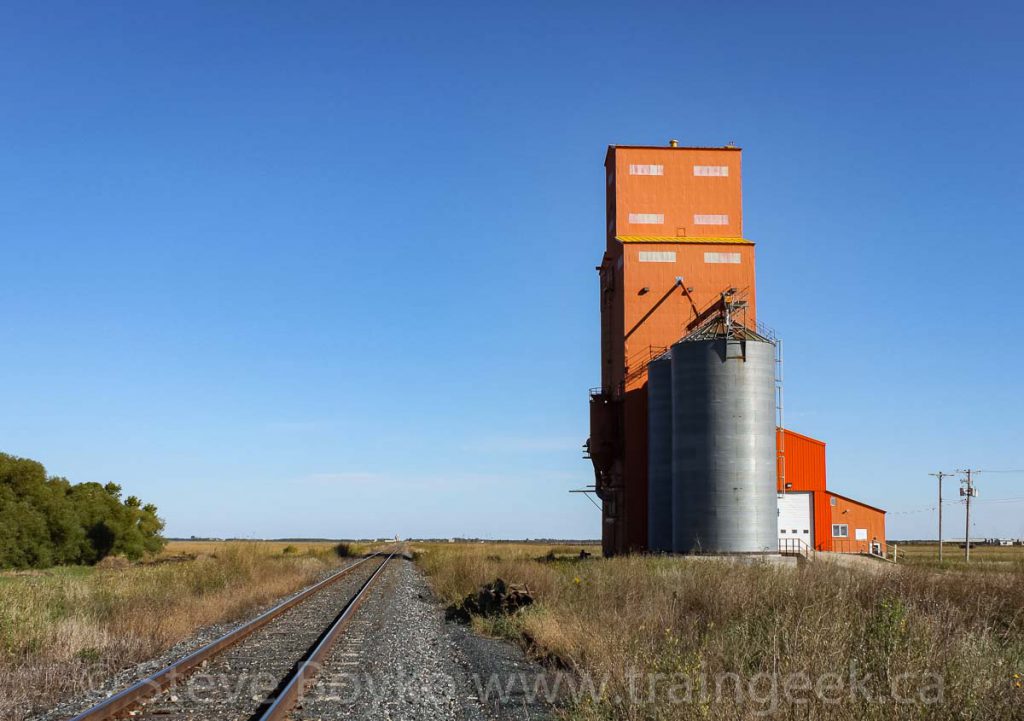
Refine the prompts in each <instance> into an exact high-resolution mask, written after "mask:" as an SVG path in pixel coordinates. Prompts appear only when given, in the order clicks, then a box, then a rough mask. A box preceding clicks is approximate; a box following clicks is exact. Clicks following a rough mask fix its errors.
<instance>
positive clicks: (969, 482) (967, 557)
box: [960, 468, 978, 563]
mask: <svg viewBox="0 0 1024 721" xmlns="http://www.w3.org/2000/svg"><path fill="white" fill-rule="evenodd" d="M960 473H963V474H964V475H965V476H966V478H964V479H963V480H961V481H960V483H961V485H963V486H964V487H963V488H961V489H960V495H961V496H964V499H965V500H966V502H967V528H966V530H965V531H964V561H965V562H967V563H970V562H971V498H973V497H974V496H977V495H978V489H977V488H975V487H974V479H973V478H972V474H974V473H978V471H975V470H972V469H970V468H967V469H965V470H962V471H960Z"/></svg>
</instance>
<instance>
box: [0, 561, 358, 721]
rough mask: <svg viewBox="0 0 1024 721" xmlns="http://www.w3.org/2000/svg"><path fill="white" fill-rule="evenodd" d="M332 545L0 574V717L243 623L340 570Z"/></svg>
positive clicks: (44, 703) (17, 715)
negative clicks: (218, 626) (204, 632)
mask: <svg viewBox="0 0 1024 721" xmlns="http://www.w3.org/2000/svg"><path fill="white" fill-rule="evenodd" d="M334 546H335V544H333V543H327V542H323V543H320V542H317V543H264V542H249V541H242V542H231V543H212V542H172V543H170V544H168V546H167V548H166V549H165V551H164V552H163V553H162V554H161V555H160V556H159V557H158V558H156V559H150V561H148V562H145V563H140V564H128V563H127V562H123V563H117V562H112V563H101V564H100V565H99V566H96V567H80V566H75V567H64V568H54V569H50V570H46V571H25V572H6V573H0V719H21V718H23V717H24V716H25V715H26V712H27V711H28V710H29V709H34V710H37V711H38V710H40V709H45V708H47V707H48V705H49V704H51V703H52V702H53V701H54V700H56V699H58V698H62V697H66V696H71V695H74V694H75V693H76V692H79V691H81V690H82V688H84V687H85V686H86V685H87V684H88V683H89V679H90V678H104V677H106V676H107V675H109V673H110V672H111V671H113V670H116V669H119V668H122V667H124V666H127V665H130V664H133V663H136V662H139V661H142V660H144V659H147V658H150V657H152V656H154V655H156V654H158V653H160V652H161V651H163V650H165V649H167V648H169V647H170V646H173V645H174V644H175V643H177V642H179V641H181V640H183V639H185V638H187V637H188V636H190V635H191V634H192V633H193V632H194V631H195V630H197V629H198V628H200V627H203V626H206V625H208V624H212V623H218V622H226V621H235V620H238V619H241V618H244V617H246V616H247V615H249V614H251V613H252V611H253V610H254V609H256V608H258V607H260V606H262V605H264V604H267V603H269V602H270V601H272V600H274V599H276V598H278V597H280V596H284V595H286V594H289V593H291V592H293V591H296V590H298V589H299V588H301V587H303V586H305V585H307V584H309V583H311V582H312V581H313V580H314V579H315V578H316V577H317V576H319V575H320V574H322V573H324V572H325V571H327V570H328V569H330V568H333V567H335V566H338V565H339V564H340V563H341V562H342V559H341V558H339V556H338V555H337V553H336V552H335V550H334ZM362 550H363V549H361V548H352V549H351V552H353V553H359V552H362Z"/></svg>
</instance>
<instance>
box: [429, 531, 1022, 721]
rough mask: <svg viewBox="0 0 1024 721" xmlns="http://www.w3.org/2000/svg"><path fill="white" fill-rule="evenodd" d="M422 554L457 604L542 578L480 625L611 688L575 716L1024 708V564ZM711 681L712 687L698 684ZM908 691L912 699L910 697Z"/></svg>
mask: <svg viewBox="0 0 1024 721" xmlns="http://www.w3.org/2000/svg"><path fill="white" fill-rule="evenodd" d="M417 551H418V560H419V562H420V563H421V564H422V566H423V568H424V569H425V570H426V572H427V573H428V575H429V577H430V578H431V581H432V584H433V586H434V588H435V589H436V591H437V593H438V594H439V595H441V596H442V597H443V598H445V599H446V600H448V601H456V600H458V599H461V598H462V597H463V596H464V595H465V594H467V593H470V592H472V591H474V590H475V589H476V588H478V587H479V586H480V585H481V584H483V583H485V582H488V581H491V580H493V579H494V578H495V577H501V578H503V579H505V580H506V581H509V582H515V583H525V584H527V585H528V586H529V588H530V589H531V591H532V592H533V593H534V596H535V598H536V603H535V605H534V606H531V607H530V608H528V609H526V610H525V611H522V612H520V613H519V614H517V615H516V616H514V617H512V618H510V619H490V620H481V619H478V620H476V621H475V624H476V626H477V627H478V628H479V629H481V630H483V631H485V632H489V633H492V634H497V635H503V636H507V637H509V638H512V639H514V640H517V641H518V642H520V643H522V644H523V645H524V646H525V647H527V648H528V649H529V650H530V651H531V652H532V653H534V654H535V655H537V656H538V657H549V658H554V659H557V660H558V661H559V662H560V663H561V664H564V665H565V666H567V667H568V668H570V669H572V670H573V671H574V674H575V675H576V676H577V677H580V678H587V679H590V681H592V682H594V683H595V684H596V687H597V688H598V690H599V691H601V690H602V689H603V693H598V694H595V695H594V696H593V697H591V696H589V695H585V696H584V697H583V698H582V699H577V700H576V701H571V702H570V703H569V706H568V709H567V711H566V714H567V715H568V716H569V717H570V718H573V719H588V720H589V719H662V718H664V719H704V718H715V719H755V718H765V717H775V718H814V719H850V720H853V719H857V720H858V721H860V720H861V719H911V718H913V719H921V718H927V719H954V718H956V719H960V718H978V719H981V718H991V719H998V718H1021V717H1022V716H1021V714H1022V713H1024V711H1022V710H1021V709H1024V688H1022V683H1021V676H1024V573H1022V572H1021V571H1020V570H1019V569H1016V570H1009V571H1007V572H1004V573H993V572H991V571H987V572H978V573H965V572H961V571H957V572H953V573H937V572H935V571H934V570H932V569H923V568H895V569H892V570H891V572H883V573H878V574H876V573H862V572H858V571H856V570H854V569H847V568H842V567H838V566H836V565H833V564H809V565H806V566H804V567H801V568H799V569H782V568H777V567H772V566H768V565H739V564H732V563H726V562H721V561H707V560H695V559H686V558H651V557H628V558H614V559H604V560H602V559H591V560H586V561H573V560H568V559H566V560H556V561H555V562H549V561H538V560H534V558H535V557H537V556H541V555H543V551H541V552H540V553H538V552H537V551H536V550H534V551H532V552H531V551H529V550H522V549H507V548H505V549H503V548H502V547H501V546H497V545H495V546H484V547H480V546H476V545H463V546H460V545H458V544H437V545H423V546H420V547H418V548H417ZM828 674H839V678H840V679H841V684H842V691H841V692H840V698H839V699H838V700H833V699H832V698H831V697H830V696H828V695H827V694H826V695H825V696H821V695H819V694H818V693H817V690H816V688H817V687H815V689H812V691H811V693H810V694H804V695H801V694H799V693H791V694H789V696H788V697H787V695H786V694H785V693H784V692H783V689H782V688H781V687H777V688H776V689H775V692H774V695H772V694H771V693H769V692H770V691H771V689H770V686H771V684H772V683H773V682H774V683H776V684H781V683H788V682H794V683H797V684H802V683H803V681H802V678H803V677H806V678H807V679H808V680H809V681H810V683H812V684H817V683H821V682H823V681H824V682H826V683H827V682H831V681H832V680H834V679H831V678H827V675H828ZM851 674H855V678H856V679H862V678H863V677H864V676H865V674H868V675H869V676H868V680H867V681H866V682H865V683H866V686H865V688H866V690H867V693H868V694H870V696H871V700H868V699H867V698H866V697H865V694H863V693H861V692H860V691H859V690H858V688H859V687H853V686H854V684H853V683H851V682H850V679H851ZM733 676H735V678H736V679H738V682H739V683H742V684H744V686H743V689H742V693H732V691H733V690H734V689H733V686H732V684H733V683H734V679H733ZM723 679H724V685H723V689H724V690H725V693H724V694H721V695H716V693H715V685H714V684H715V683H716V682H717V681H722V680H723ZM702 682H703V683H705V684H708V686H707V688H708V693H707V694H701V693H700V692H699V689H700V686H699V684H700V683H702ZM752 683H756V684H758V686H757V687H756V688H752V687H751V686H750V684H752ZM651 684H653V686H654V691H653V693H651V692H649V691H650V685H651ZM936 684H940V685H941V688H936ZM851 687H853V688H851ZM688 688H689V689H690V690H691V691H693V693H691V694H690V695H689V696H687V694H686V693H684V692H685V691H686V689H688ZM670 694H674V696H670ZM936 694H938V695H939V696H940V697H941V698H940V699H939V700H938V701H937V700H936ZM905 698H911V699H912V702H911V703H906V704H901V703H896V701H897V700H899V699H905ZM680 699H683V700H682V701H681V702H680ZM687 699H689V700H687ZM804 699H805V702H804V701H801V700H804ZM1014 714H1016V715H1014Z"/></svg>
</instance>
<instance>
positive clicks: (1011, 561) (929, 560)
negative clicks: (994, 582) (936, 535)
mask: <svg viewBox="0 0 1024 721" xmlns="http://www.w3.org/2000/svg"><path fill="white" fill-rule="evenodd" d="M962 543H963V541H947V542H946V543H944V544H943V550H942V566H943V567H949V568H968V567H973V568H977V569H982V570H983V569H994V570H1007V566H1014V565H1021V564H1024V546H977V545H976V546H972V547H971V561H970V564H968V563H967V562H966V561H965V560H964V549H962V548H961V547H960V544H962ZM898 546H899V548H898V551H897V553H898V556H899V562H900V563H910V564H916V565H926V566H934V567H939V544H938V543H937V542H936V543H900V544H898ZM889 548H890V550H891V549H892V545H890V546H889Z"/></svg>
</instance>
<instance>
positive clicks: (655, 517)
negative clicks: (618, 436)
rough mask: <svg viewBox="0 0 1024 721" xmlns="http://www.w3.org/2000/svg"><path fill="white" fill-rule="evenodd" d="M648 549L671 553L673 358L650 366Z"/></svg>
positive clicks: (667, 357) (663, 357) (648, 368)
mask: <svg viewBox="0 0 1024 721" xmlns="http://www.w3.org/2000/svg"><path fill="white" fill-rule="evenodd" d="M647 548H648V550H650V551H652V552H655V553H658V552H667V553H671V552H672V358H671V355H668V354H666V355H663V356H660V357H659V358H657V359H655V360H653V361H651V362H650V364H648V366H647Z"/></svg>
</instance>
